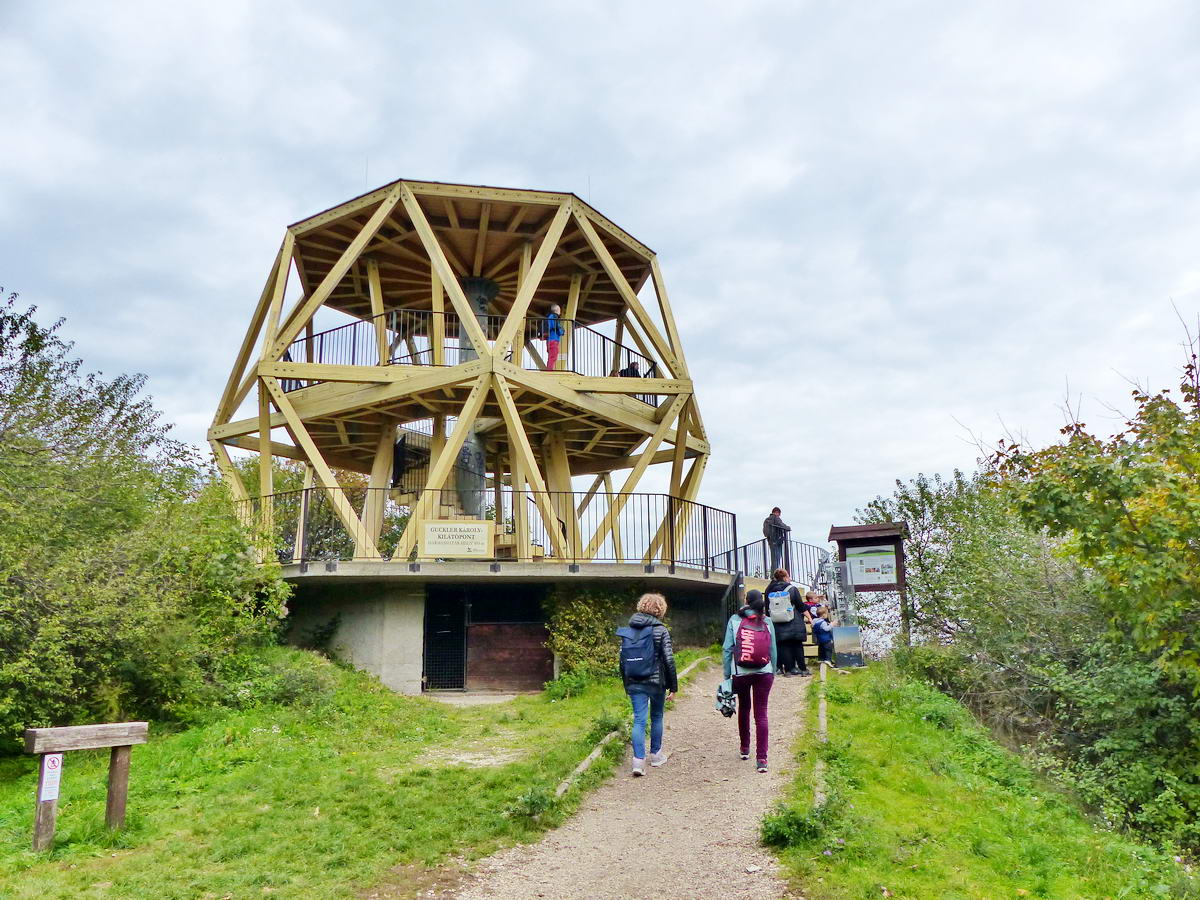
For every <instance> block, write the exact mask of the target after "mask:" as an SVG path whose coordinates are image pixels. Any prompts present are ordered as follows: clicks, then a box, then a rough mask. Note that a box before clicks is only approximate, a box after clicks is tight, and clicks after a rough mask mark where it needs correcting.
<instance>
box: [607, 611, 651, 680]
mask: <svg viewBox="0 0 1200 900" xmlns="http://www.w3.org/2000/svg"><path fill="white" fill-rule="evenodd" d="M617 636H618V637H619V638H620V639H621V668H622V671H623V672H624V673H625V677H626V678H630V679H633V680H634V681H645V680H646V679H648V678H653V677H654V675H655V674H656V673H657V672H658V648H657V647H656V646H655V644H654V626H653V625H644V626H642V627H641V628H632V627H630V626H628V625H626V626H625V627H624V628H618V629H617Z"/></svg>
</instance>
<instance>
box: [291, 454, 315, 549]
mask: <svg viewBox="0 0 1200 900" xmlns="http://www.w3.org/2000/svg"><path fill="white" fill-rule="evenodd" d="M312 486H313V467H312V463H309V462H307V461H306V462H305V463H304V487H303V489H302V490H301V493H300V509H299V510H297V511H296V539H295V540H294V541H293V542H292V562H294V563H298V562H304V550H305V546H304V545H305V544H306V543H307V542H308V507H309V503H310V501H311V500H312V495H313V490H312Z"/></svg>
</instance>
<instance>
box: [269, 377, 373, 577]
mask: <svg viewBox="0 0 1200 900" xmlns="http://www.w3.org/2000/svg"><path fill="white" fill-rule="evenodd" d="M263 384H265V385H266V387H267V390H268V391H270V393H271V396H272V397H273V398H274V400H275V405H276V406H277V407H279V412H280V413H281V414H282V415H283V417H284V419H285V420H286V421H287V424H288V428H289V430H290V431H291V433H292V436H293V438H294V439H295V441H296V443H297V444H298V445H299V446H300V448H301V449H302V450H304V452H305V453H306V454H308V462H309V463H310V464H311V465H312V467H313V471H314V472H315V474H316V477H317V480H318V481H319V482H320V484H321V487H322V488H323V489H324V490H325V494H326V496H328V497H329V503H330V505H331V506H332V507H333V511H334V513H336V514H337V517H338V518H339V519H340V520H341V522H342V524H343V525H344V526H346V530H347V531H349V532H350V536H351V538H352V539H353V540H354V547H355V553H356V554H361V555H362V558H364V559H378V558H379V548H378V547H376V546H375V542H374V541H373V540H371V536H370V535H369V534H367V531H366V528H364V527H363V523H362V520H360V519H359V518H358V514H357V513H355V511H354V507H353V506H351V505H350V501H349V500H348V499H347V498H346V494H345V492H344V491H343V490H342V488H341V485H339V484H338V482H337V478H335V477H334V474H333V472H332V471H331V470H330V468H329V466H328V465H327V464H326V463H325V459H324V457H322V456H321V451H320V450H318V449H317V445H316V444H315V443H313V439H312V438H311V437H310V436H309V434H308V431H307V430H306V429H305V427H304V423H303V422H302V421H301V419H300V416H299V415H297V414H296V410H295V409H293V408H292V404H291V402H290V401H289V400H288V397H287V394H285V393H284V392H283V390H282V389H281V388H280V387H279V384H278V382H276V381H275V379H274V378H264V379H263Z"/></svg>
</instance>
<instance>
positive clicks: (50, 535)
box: [0, 297, 287, 749]
mask: <svg viewBox="0 0 1200 900" xmlns="http://www.w3.org/2000/svg"><path fill="white" fill-rule="evenodd" d="M59 324H61V323H59ZM59 324H56V325H54V326H52V327H50V328H43V327H42V326H40V325H38V323H37V322H36V320H35V318H34V311H33V310H32V309H30V310H27V311H25V312H23V313H19V312H16V311H15V309H14V298H11V297H10V298H9V299H8V301H7V302H6V303H5V304H4V305H2V306H0V747H4V748H6V749H15V746H16V745H15V740H14V739H15V738H16V737H17V736H18V735H19V734H20V732H21V731H22V730H23V729H24V728H27V727H31V726H44V725H65V724H71V723H76V722H88V721H95V720H105V719H108V720H111V719H121V718H132V717H145V718H156V719H157V718H163V717H171V716H179V715H185V714H188V715H190V714H191V713H192V712H193V711H194V710H195V708H196V707H197V705H202V704H203V703H204V702H207V700H209V699H211V698H212V697H213V696H214V695H215V694H216V693H219V692H218V691H217V690H216V689H215V687H214V686H215V684H216V681H217V680H218V670H219V668H220V666H221V665H222V664H226V663H227V662H228V660H230V659H231V658H233V657H236V656H237V655H238V654H240V653H244V652H247V651H249V650H251V649H253V648H258V647H263V646H266V645H268V644H271V643H273V642H274V641H275V638H276V635H277V631H278V628H279V623H280V619H281V616H282V611H283V600H284V598H285V596H286V591H287V589H286V586H285V585H284V584H283V583H282V582H281V581H280V579H279V576H278V570H277V569H273V568H264V567H260V566H258V565H257V563H256V559H255V555H254V553H253V549H252V547H251V545H250V543H249V541H248V539H247V536H246V534H244V533H243V530H242V528H241V527H240V526H239V524H238V523H237V521H236V520H235V519H234V517H233V515H232V512H231V509H230V504H229V502H228V498H227V497H226V495H225V492H224V489H223V488H222V487H221V486H220V485H218V484H216V483H215V482H214V481H213V476H212V473H211V472H210V471H209V469H208V468H207V467H206V466H204V465H202V464H201V463H200V462H199V461H198V460H197V459H196V458H195V455H194V451H192V450H191V449H190V448H188V447H186V446H185V445H182V444H179V443H178V442H175V441H172V440H170V439H169V438H168V436H167V430H166V428H165V427H163V426H162V425H161V424H160V423H159V422H158V418H159V414H158V413H157V412H156V411H155V410H154V409H153V407H152V406H151V405H150V402H149V400H147V399H145V398H142V397H140V396H139V395H140V392H141V390H142V387H143V379H142V378H141V377H140V376H126V375H121V376H118V377H116V378H114V379H111V380H105V379H103V378H101V377H100V376H99V375H83V374H81V371H80V369H81V365H82V364H81V363H80V362H79V361H78V360H74V359H71V358H70V350H71V347H70V345H69V344H66V343H64V342H63V341H62V340H61V339H59V338H58V337H57V335H56V331H57V329H58V327H59Z"/></svg>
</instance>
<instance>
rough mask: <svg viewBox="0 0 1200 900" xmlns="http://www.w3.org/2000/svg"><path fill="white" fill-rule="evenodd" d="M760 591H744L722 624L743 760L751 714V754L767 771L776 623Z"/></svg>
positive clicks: (776, 651)
mask: <svg viewBox="0 0 1200 900" xmlns="http://www.w3.org/2000/svg"><path fill="white" fill-rule="evenodd" d="M766 606H767V603H766V599H765V598H764V597H763V595H762V592H761V591H747V592H746V605H745V606H743V607H742V608H741V609H739V610H738V611H737V612H736V613H734V614H733V615H732V616H730V617H729V622H728V624H727V625H726V626H725V642H724V645H723V647H724V653H723V657H724V661H725V677H726V678H732V679H733V691H734V693H735V694H737V698H738V704H737V713H738V738H739V750H740V754H741V757H742V759H749V758H750V717H751V715H753V716H754V755H755V759H756V760H757V761H758V771H760V772H766V771H767V742H768V739H769V727H768V724H767V700H768V698H769V697H770V695H771V686H772V685H773V684H774V683H775V672H776V671H777V668H778V666H779V649H778V646H777V644H776V641H775V626H774V624H773V623H772V622H771V617H770V616H768V615H766Z"/></svg>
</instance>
